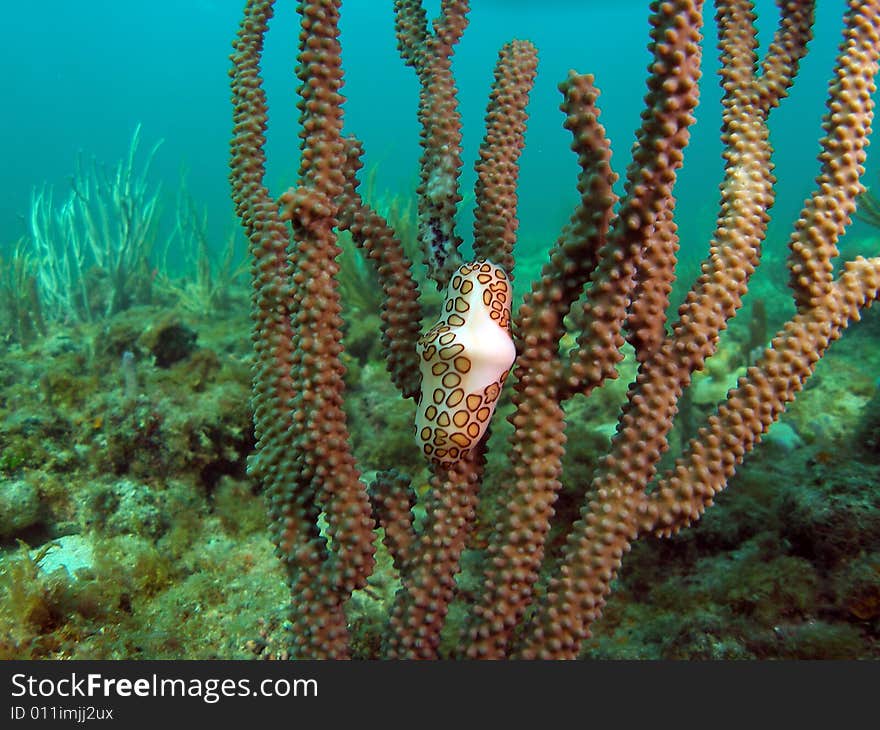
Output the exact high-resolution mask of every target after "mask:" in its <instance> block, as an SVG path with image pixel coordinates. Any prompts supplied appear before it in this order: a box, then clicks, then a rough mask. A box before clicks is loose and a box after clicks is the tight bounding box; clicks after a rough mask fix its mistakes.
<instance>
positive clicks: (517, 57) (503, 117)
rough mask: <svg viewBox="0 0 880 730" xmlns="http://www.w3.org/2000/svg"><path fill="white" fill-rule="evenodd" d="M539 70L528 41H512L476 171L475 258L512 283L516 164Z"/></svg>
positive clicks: (500, 67)
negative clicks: (497, 268) (500, 271)
mask: <svg viewBox="0 0 880 730" xmlns="http://www.w3.org/2000/svg"><path fill="white" fill-rule="evenodd" d="M537 67H538V55H537V51H536V49H535V47H534V46H533V45H532V44H531V43H529V42H528V41H513V42H511V43H508V44H506V45H505V46H504V47H503V48H502V49H501V51H500V52H499V54H498V63H497V65H496V66H495V81H494V82H493V84H492V91H491V93H490V95H489V108H488V109H487V111H486V136H485V137H484V138H483V143H482V144H481V145H480V157H479V159H478V160H477V164H476V166H475V168H476V171H477V183H476V190H475V192H476V196H475V197H476V202H477V204H476V208H475V209H474V253H475V254H476V255H477V256H478V257H481V258H485V259H489V260H490V261H492V262H493V263H495V264H497V265H498V266H500V267H501V268H503V269H504V271H505V272H506V273H507V276H508V278H509V279H511V280H512V279H513V245H514V243H515V242H516V229H517V227H518V225H519V220H518V219H517V217H516V213H517V197H516V184H517V181H518V180H519V165H518V164H517V161H518V160H519V156H520V153H521V152H522V148H523V147H524V145H525V133H526V119H527V114H526V105H527V104H528V103H529V92H530V91H531V88H532V84H533V83H534V81H535V74H536V73H537Z"/></svg>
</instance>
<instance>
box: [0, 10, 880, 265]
mask: <svg viewBox="0 0 880 730" xmlns="http://www.w3.org/2000/svg"><path fill="white" fill-rule="evenodd" d="M472 5H473V10H472V12H471V23H470V27H469V29H468V30H467V32H466V33H465V36H464V39H463V40H462V42H461V44H460V46H459V48H458V51H457V54H456V63H455V70H456V74H457V79H458V83H459V88H460V97H461V109H462V113H463V116H464V124H465V130H464V146H465V151H464V159H465V171H464V175H463V187H462V189H463V191H464V192H465V193H467V191H468V190H470V188H471V187H472V181H473V172H472V161H473V159H474V158H475V155H476V149H477V146H478V145H479V141H480V138H481V135H482V117H483V114H484V111H485V104H486V97H487V93H488V88H489V84H490V82H491V78H492V67H493V65H494V62H495V57H496V53H497V50H498V48H499V47H500V46H501V44H502V43H504V42H505V41H506V40H508V39H511V38H514V37H516V38H527V39H530V40H532V41H533V42H534V43H535V44H536V45H537V46H538V49H539V52H540V68H539V77H538V81H537V84H536V87H535V90H534V93H533V95H532V101H531V105H530V107H529V113H530V115H531V122H530V127H529V132H528V137H527V149H526V151H525V153H524V155H523V158H522V175H521V185H520V199H521V231H522V237H521V241H522V244H521V245H522V246H523V247H525V248H532V247H541V248H543V247H545V246H547V245H549V243H550V242H551V241H552V240H553V238H554V237H555V235H556V233H557V231H558V228H559V226H560V224H561V223H562V222H563V221H564V220H565V219H566V217H567V215H568V213H569V211H570V209H571V206H572V201H573V200H574V193H575V189H574V173H575V165H574V156H573V155H572V154H571V153H570V152H569V150H568V143H569V139H568V133H567V132H565V130H563V129H562V126H561V121H562V118H561V114H560V112H559V111H558V108H557V107H558V103H559V93H558V91H557V89H556V85H557V83H558V82H559V81H560V80H561V79H562V78H564V76H565V74H566V72H567V70H568V69H569V68H574V69H576V70H578V71H580V72H590V73H594V74H595V75H596V78H597V83H598V85H599V87H600V89H601V90H602V97H601V99H600V104H601V107H602V110H603V116H602V121H603V122H604V124H605V125H606V127H607V130H608V134H609V136H610V138H611V141H612V145H613V150H614V157H613V162H614V165H615V169H616V170H617V171H618V172H619V173H622V172H623V170H624V167H625V162H626V160H627V158H628V155H629V148H630V145H631V142H632V139H633V131H634V129H635V127H636V126H637V124H638V121H639V120H638V114H639V110H640V108H641V99H642V96H643V94H644V90H645V83H644V78H645V65H646V61H647V53H646V51H645V44H646V39H647V30H648V25H647V14H648V9H647V5H648V3H647V2H641V1H639V0H615V2H574V1H570V2H567V1H565V0H543V1H542V2H527V1H513V2H511V1H510V0H477V1H476V2H474V3H472ZM428 6H429V10H430V12H432V13H433V12H436V9H437V8H438V7H439V2H437V1H435V2H430V3H428ZM241 7H242V3H241V2H239V1H238V0H186V1H183V2H182V1H180V0H154V1H153V2H150V3H135V2H118V1H116V0H93V1H89V2H64V1H62V0H48V1H47V2H42V3H15V4H9V6H8V7H7V8H5V10H4V13H5V26H6V27H7V28H10V29H13V32H11V33H7V34H6V40H5V42H4V44H2V47H0V63H2V67H3V68H4V74H3V75H2V81H0V92H2V97H3V99H4V101H5V104H4V110H5V113H4V114H3V115H0V134H2V138H3V139H4V140H6V145H5V150H4V152H5V154H4V161H3V164H2V165H0V192H2V194H0V245H5V244H6V243H8V242H10V241H12V240H14V239H15V238H17V237H18V236H19V235H22V234H23V233H24V232H25V229H24V218H25V216H26V215H27V213H28V207H29V200H30V195H31V190H32V189H33V188H34V186H38V185H41V184H43V183H49V184H51V185H55V186H57V187H58V189H60V190H62V191H64V192H65V193H66V192H67V187H66V186H67V185H68V183H67V179H68V177H69V176H70V175H71V174H72V172H73V170H74V165H75V161H76V156H77V154H78V153H79V152H80V151H82V152H83V153H85V154H86V155H87V156H92V155H93V156H94V157H96V158H97V159H98V160H101V161H104V162H106V163H107V164H108V165H112V164H115V162H116V161H117V160H118V159H120V158H121V157H122V156H123V154H124V153H125V151H126V150H127V146H128V143H129V140H130V139H131V134H132V130H133V129H134V127H135V125H136V124H138V123H141V124H142V125H143V131H142V138H143V143H144V146H145V147H146V146H147V145H149V144H152V142H154V141H155V140H157V139H160V138H161V139H164V143H163V145H162V147H161V149H160V151H159V153H158V155H157V158H156V160H155V167H154V177H155V181H156V182H160V181H161V183H162V185H163V188H164V190H165V195H166V209H167V208H170V207H171V205H172V204H173V201H174V197H173V194H174V190H175V189H176V187H177V186H178V183H179V179H180V174H181V170H186V171H187V180H188V185H189V187H190V191H191V193H192V195H193V197H194V198H195V199H196V200H197V201H198V202H199V203H202V204H204V205H207V207H208V212H209V225H210V230H211V233H212V239H213V240H217V241H220V240H222V239H223V238H224V237H225V235H226V233H227V232H228V231H229V230H231V229H232V227H233V226H234V225H235V222H234V220H233V216H232V212H231V204H230V202H229V195H228V185H227V179H226V176H227V156H228V152H227V150H228V138H229V130H230V125H231V122H230V116H231V111H230V104H229V89H228V79H227V70H228V68H229V62H228V60H227V56H228V54H229V50H230V43H231V40H232V38H233V35H234V33H235V30H236V27H237V24H238V20H239V17H240V12H241ZM843 7H844V2H843V1H842V0H823V2H821V3H819V8H818V15H817V21H816V24H815V30H816V37H815V39H814V41H813V42H812V44H811V49H810V54H809V56H808V57H807V59H806V60H805V61H804V63H803V66H802V70H801V73H800V77H799V78H798V81H797V84H796V87H795V89H794V91H793V93H792V95H791V97H790V98H789V99H787V100H786V101H785V102H784V103H783V106H782V108H781V109H778V110H777V111H776V112H774V115H773V134H774V136H773V140H774V143H775V145H776V158H775V160H776V163H777V175H778V177H779V179H780V181H781V184H780V186H779V197H778V203H777V212H776V216H777V220H778V221H779V223H780V225H781V226H782V228H783V230H786V229H787V225H788V223H789V222H790V221H791V220H792V219H793V218H794V217H795V216H796V213H797V210H798V207H799V205H800V204H801V202H802V200H803V198H804V197H805V196H806V195H807V194H808V192H809V190H810V185H811V181H812V178H813V176H814V174H815V169H816V166H815V153H816V151H817V149H818V147H817V139H818V137H819V135H820V127H819V124H820V117H821V114H822V111H823V103H824V96H825V91H826V88H827V80H828V77H829V74H830V71H831V67H832V62H833V56H834V52H835V49H836V44H837V42H838V39H839V36H840V23H841V17H842V11H843ZM757 9H758V13H759V18H760V25H761V28H762V36H761V40H762V43H764V44H766V43H767V42H768V41H769V38H770V37H771V34H772V29H773V26H774V24H775V20H776V10H775V7H774V3H773V2H771V1H770V0H761V1H760V2H758V3H757ZM706 15H707V18H708V22H709V26H708V27H707V29H706V31H707V33H706V35H707V41H706V50H707V54H706V56H707V58H706V64H705V69H704V80H703V91H702V95H703V103H702V105H701V107H700V109H699V111H698V122H697V124H696V126H695V128H694V136H693V141H692V144H691V147H690V148H689V150H688V152H687V156H686V160H685V163H686V164H685V170H684V172H683V173H682V175H681V182H680V185H679V188H678V194H679V197H680V199H681V201H682V202H681V208H680V215H679V223H680V225H681V226H682V242H683V245H684V246H685V248H686V249H690V248H695V249H697V250H696V251H694V253H695V255H699V254H701V252H702V251H703V250H704V247H705V245H706V242H707V240H708V236H709V233H710V231H711V225H712V222H713V218H714V214H715V210H716V202H717V195H716V185H717V182H718V180H719V177H720V176H719V173H720V169H721V163H720V157H719V151H720V147H719V144H718V141H717V139H718V130H719V126H720V110H719V105H718V99H719V90H718V84H717V77H716V75H715V69H716V66H717V63H716V59H715V56H716V53H715V50H714V45H715V39H714V27H713V24H712V21H711V15H712V11H711V9H709V10H707V13H706ZM296 33H297V27H296V17H295V3H293V2H283V1H279V2H278V3H277V9H276V17H275V20H274V22H273V26H272V28H271V31H270V34H269V38H268V41H267V49H266V58H265V64H264V70H265V79H266V88H267V91H268V94H269V99H270V124H271V128H270V133H269V159H270V166H269V174H268V182H269V184H270V186H271V188H272V190H273V192H277V193H278V194H280V193H281V192H282V191H283V190H284V189H286V187H288V186H289V185H291V184H292V183H293V181H294V174H295V171H296V158H297V146H296V145H297V141H298V140H297V137H296V133H297V127H296V109H295V107H294V103H295V96H294V95H295V79H294V77H293V75H292V71H293V68H294V65H295V57H296ZM395 45H396V44H395V39H394V29H393V17H392V3H391V2H390V0H345V2H344V3H343V46H344V64H345V71H346V87H345V93H346V95H347V97H348V104H347V106H346V115H347V116H346V126H347V129H348V130H349V131H350V132H352V133H355V134H357V135H358V136H360V137H361V138H362V139H363V140H364V143H365V146H366V150H367V163H368V164H369V165H375V166H378V170H377V183H378V188H379V189H380V190H382V189H388V190H390V191H392V192H398V193H399V192H404V191H406V190H408V189H411V188H412V187H413V186H414V184H415V180H416V179H417V161H418V157H419V154H420V151H419V147H418V128H417V125H416V121H415V109H416V106H415V105H416V100H417V94H418V88H417V84H416V80H415V77H414V73H413V72H412V70H411V69H409V68H406V67H404V65H403V63H402V62H401V61H400V59H399V57H398V54H397V51H396V48H395ZM870 170H871V164H870V158H869V177H868V180H869V181H870V180H871V179H872V176H873V175H874V173H872V172H871V171H870ZM166 217H167V215H166ZM463 217H464V218H465V223H466V222H467V218H468V214H467V213H466V212H465V213H464V215H463ZM855 230H856V232H858V231H859V230H860V229H859V228H858V224H857V227H856V229H855ZM862 230H863V232H864V229H862ZM462 232H463V233H464V234H465V238H467V229H466V228H464V229H463V231H462ZM160 235H161V234H160Z"/></svg>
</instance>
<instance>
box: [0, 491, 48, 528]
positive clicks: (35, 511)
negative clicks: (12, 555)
mask: <svg viewBox="0 0 880 730" xmlns="http://www.w3.org/2000/svg"><path fill="white" fill-rule="evenodd" d="M39 521H40V495H39V493H38V492H37V488H36V487H35V486H34V485H33V484H31V483H30V482H28V481H26V480H25V479H0V539H8V538H11V537H15V536H16V535H17V534H19V533H20V532H22V531H23V530H26V529H27V528H28V527H32V526H33V525H35V524H37V523H38V522H39Z"/></svg>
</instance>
